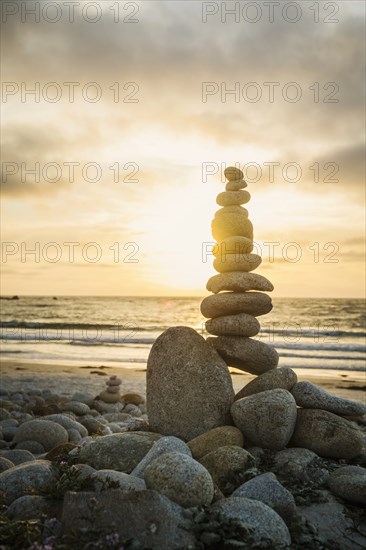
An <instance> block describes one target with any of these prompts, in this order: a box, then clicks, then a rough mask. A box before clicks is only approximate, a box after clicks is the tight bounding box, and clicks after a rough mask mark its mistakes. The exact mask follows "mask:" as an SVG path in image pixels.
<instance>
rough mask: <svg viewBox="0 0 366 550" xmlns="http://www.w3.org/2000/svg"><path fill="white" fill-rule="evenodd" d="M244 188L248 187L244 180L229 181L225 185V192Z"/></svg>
mask: <svg viewBox="0 0 366 550" xmlns="http://www.w3.org/2000/svg"><path fill="white" fill-rule="evenodd" d="M245 187H248V184H247V182H246V181H244V180H237V181H229V182H228V183H227V184H226V185H225V189H226V191H239V189H245Z"/></svg>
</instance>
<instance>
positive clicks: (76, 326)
mask: <svg viewBox="0 0 366 550" xmlns="http://www.w3.org/2000/svg"><path fill="white" fill-rule="evenodd" d="M0 328H5V329H6V328H21V329H38V330H42V329H54V330H68V331H69V332H71V331H72V330H114V331H116V330H119V331H120V330H125V331H134V332H153V331H161V332H163V331H164V330H166V329H167V328H169V327H168V326H165V325H156V326H154V325H152V326H146V327H140V326H138V325H137V324H136V323H134V322H132V321H131V322H127V323H115V324H110V323H107V324H103V323H101V324H98V323H62V322H58V323H56V322H55V323H45V322H44V321H42V322H31V321H3V322H1V323H0Z"/></svg>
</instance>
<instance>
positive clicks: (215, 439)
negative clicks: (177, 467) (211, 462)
mask: <svg viewBox="0 0 366 550" xmlns="http://www.w3.org/2000/svg"><path fill="white" fill-rule="evenodd" d="M243 443H244V440H243V434H242V433H241V431H240V430H239V429H238V428H236V427H235V426H219V427H218V428H213V429H212V430H209V431H208V432H205V433H204V434H202V435H199V436H197V437H195V438H194V439H191V441H189V442H188V447H189V448H190V450H191V451H192V456H193V458H195V459H196V460H199V459H200V458H202V457H203V456H205V455H207V454H208V453H211V452H212V451H216V450H217V449H219V448H220V447H226V446H227V445H236V446H238V447H243Z"/></svg>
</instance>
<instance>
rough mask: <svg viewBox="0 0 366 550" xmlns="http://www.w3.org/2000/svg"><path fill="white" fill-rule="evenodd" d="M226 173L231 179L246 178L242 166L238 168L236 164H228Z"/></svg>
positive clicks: (226, 176)
mask: <svg viewBox="0 0 366 550" xmlns="http://www.w3.org/2000/svg"><path fill="white" fill-rule="evenodd" d="M224 175H225V178H226V179H227V180H229V181H240V180H242V179H243V178H244V174H243V172H242V171H241V170H240V168H236V167H235V166H228V167H227V168H225V170H224Z"/></svg>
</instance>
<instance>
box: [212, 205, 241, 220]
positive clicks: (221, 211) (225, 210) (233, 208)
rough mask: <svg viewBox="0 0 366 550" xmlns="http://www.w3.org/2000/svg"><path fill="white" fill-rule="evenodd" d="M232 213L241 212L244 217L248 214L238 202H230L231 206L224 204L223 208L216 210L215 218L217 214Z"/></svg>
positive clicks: (226, 214) (225, 214)
mask: <svg viewBox="0 0 366 550" xmlns="http://www.w3.org/2000/svg"><path fill="white" fill-rule="evenodd" d="M232 214H242V215H243V217H245V218H247V217H248V216H249V212H248V210H247V209H246V208H244V207H243V206H239V205H238V204H232V205H231V206H224V207H223V208H219V209H218V210H216V212H215V218H218V217H219V216H228V215H230V216H231V215H232Z"/></svg>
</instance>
